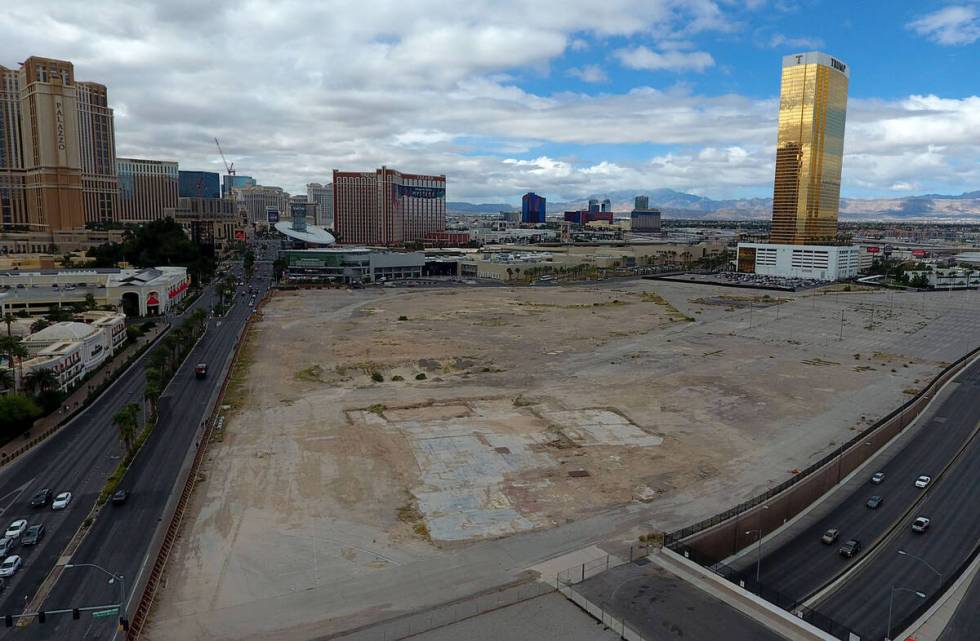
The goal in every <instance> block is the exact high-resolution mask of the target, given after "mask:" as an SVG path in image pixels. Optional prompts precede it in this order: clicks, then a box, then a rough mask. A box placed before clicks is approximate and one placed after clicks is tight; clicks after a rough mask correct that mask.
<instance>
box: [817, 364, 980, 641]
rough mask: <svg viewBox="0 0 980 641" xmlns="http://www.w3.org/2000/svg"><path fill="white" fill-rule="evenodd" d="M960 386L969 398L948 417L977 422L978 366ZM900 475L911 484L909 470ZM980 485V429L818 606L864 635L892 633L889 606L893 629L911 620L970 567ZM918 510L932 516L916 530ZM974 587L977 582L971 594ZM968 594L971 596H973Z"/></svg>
mask: <svg viewBox="0 0 980 641" xmlns="http://www.w3.org/2000/svg"><path fill="white" fill-rule="evenodd" d="M955 394H958V395H961V396H963V397H967V398H971V399H972V403H966V404H958V405H955V406H953V407H951V408H950V409H951V410H953V411H949V412H948V413H947V414H946V416H947V423H950V422H954V421H955V422H962V423H963V424H965V425H967V426H974V427H975V426H976V425H977V424H978V421H980V370H977V369H973V370H972V371H971V372H970V374H969V375H968V376H967V377H965V378H963V379H961V382H960V386H959V388H958V389H957V390H956V393H955ZM951 400H952V399H951ZM944 409H945V407H944ZM926 473H928V472H926ZM901 482H902V483H903V484H905V485H907V486H909V487H913V479H911V478H908V479H902V480H901ZM978 488H980V437H977V438H974V439H973V440H972V441H971V442H970V444H969V446H968V447H967V449H966V450H965V451H964V452H963V455H962V456H961V457H960V458H958V459H957V460H956V462H955V463H954V464H953V466H952V467H950V469H949V470H948V471H947V472H946V473H945V474H944V475H943V476H942V477H940V478H939V479H937V480H935V481H933V483H931V484H930V486H929V487H928V488H926V489H925V490H919V489H917V488H914V487H913V489H914V492H913V494H921V493H924V494H925V497H924V499H923V501H922V502H921V504H919V505H918V506H917V507H916V509H915V510H914V512H913V513H912V514H910V515H909V517H908V518H906V519H904V520H903V521H902V523H901V524H900V526H899V527H898V528H897V529H896V530H895V532H894V534H893V535H892V536H889V537H888V539H887V540H886V541H885V542H884V543H883V544H882V545H881V546H880V548H879V549H878V550H876V552H875V553H874V556H873V557H872V558H871V559H869V561H868V562H867V563H865V564H864V565H863V566H862V567H861V568H859V569H858V570H857V572H855V574H854V575H853V576H849V577H848V578H847V580H846V581H845V582H843V583H842V584H841V586H840V587H838V588H837V589H836V590H835V591H834V592H833V593H832V594H831V595H829V596H828V597H827V598H825V599H822V600H821V602H820V603H819V604H818V605H817V609H818V610H819V611H820V612H823V613H824V614H827V615H828V616H831V617H833V618H834V619H835V620H837V621H838V622H840V623H842V624H843V625H845V626H847V627H849V628H851V629H852V630H855V631H857V632H858V633H859V634H860V635H861V637H862V638H865V639H874V638H879V639H880V638H884V637H885V636H887V635H886V634H885V632H886V628H887V627H888V619H889V614H888V613H889V610H890V609H891V610H892V617H891V618H892V631H893V633H896V634H897V633H898V632H900V631H901V630H902V629H904V627H905V626H908V625H910V624H911V623H912V622H913V619H914V617H915V616H917V615H918V614H920V613H921V612H923V611H924V610H925V608H926V606H927V605H928V604H929V603H931V601H932V599H933V598H935V597H937V596H938V595H939V594H940V593H941V591H943V590H944V589H945V587H946V586H945V584H946V583H948V582H949V580H951V579H952V578H953V576H954V575H955V573H956V572H958V571H959V570H961V569H962V568H964V567H966V564H967V563H968V560H969V558H970V555H971V554H972V553H973V551H974V550H975V549H976V547H977V546H978V545H980V499H978V495H977V489H978ZM917 516H926V517H928V518H929V519H930V521H931V522H930V525H929V528H928V530H926V531H925V532H923V533H917V532H913V531H912V520H913V519H915V518H916V517H917ZM900 552H904V554H901V553H900ZM893 588H894V600H892V596H893ZM977 591H978V590H977V588H976V586H974V588H972V595H973V597H974V599H976V597H977ZM916 593H919V594H923V595H925V597H921V596H918V595H917V594H916ZM965 601H966V602H969V598H968V599H966V600H965ZM890 606H891V607H890ZM961 607H962V606H961ZM978 621H980V610H974V611H973V626H974V629H976V626H977V622H978ZM964 638H971V639H974V640H975V639H978V638H980V637H978V636H974V637H964Z"/></svg>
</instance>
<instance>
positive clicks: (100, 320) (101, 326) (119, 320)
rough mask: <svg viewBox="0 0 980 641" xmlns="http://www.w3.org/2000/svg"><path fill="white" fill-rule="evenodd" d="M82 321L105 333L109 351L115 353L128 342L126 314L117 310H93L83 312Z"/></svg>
mask: <svg viewBox="0 0 980 641" xmlns="http://www.w3.org/2000/svg"><path fill="white" fill-rule="evenodd" d="M81 318H82V321H83V322H85V323H87V324H89V325H91V326H92V327H95V328H96V329H98V330H99V331H101V332H102V333H103V334H104V335H105V340H106V344H107V345H108V346H109V353H110V354H115V353H116V352H118V351H119V350H120V349H122V347H123V344H124V343H125V342H126V315H125V314H119V313H117V312H104V311H92V312H84V313H83V314H81Z"/></svg>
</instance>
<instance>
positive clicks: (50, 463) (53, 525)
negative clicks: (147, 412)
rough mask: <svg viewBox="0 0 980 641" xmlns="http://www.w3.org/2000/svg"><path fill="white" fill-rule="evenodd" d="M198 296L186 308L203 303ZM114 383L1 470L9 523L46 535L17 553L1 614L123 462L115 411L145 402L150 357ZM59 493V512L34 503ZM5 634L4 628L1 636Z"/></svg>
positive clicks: (21, 599) (46, 564)
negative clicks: (38, 527)
mask: <svg viewBox="0 0 980 641" xmlns="http://www.w3.org/2000/svg"><path fill="white" fill-rule="evenodd" d="M202 304H203V303H202V301H200V300H199V301H195V303H194V304H193V305H192V306H190V307H189V309H188V310H187V311H186V312H185V315H187V314H189V313H191V312H192V311H193V309H195V308H198V307H200V306H201V305H202ZM145 356H146V354H144V355H142V356H141V357H140V359H139V360H138V361H137V362H136V363H135V364H133V365H132V366H131V367H130V369H129V370H127V373H126V374H124V375H123V376H122V377H120V378H119V379H117V380H116V381H114V382H113V384H112V385H111V386H110V388H109V389H108V390H106V392H104V393H103V394H102V395H100V396H99V398H98V399H96V400H95V401H93V403H92V404H91V405H89V406H88V407H87V408H85V409H84V410H83V411H82V412H81V413H79V415H78V416H76V417H75V418H74V419H72V421H71V423H69V424H68V425H66V426H65V427H64V428H62V429H61V430H59V431H58V432H57V433H56V434H54V435H52V436H51V437H50V438H49V439H46V440H45V441H44V442H42V443H41V444H39V445H38V446H37V447H35V448H34V449H33V450H31V451H30V452H27V453H25V454H24V455H23V456H21V457H19V459H18V460H16V461H14V462H12V463H11V464H10V465H9V466H7V467H5V468H4V469H3V470H0V492H2V494H0V497H4V498H7V497H11V499H12V500H9V501H7V502H0V509H3V512H2V513H0V514H2V517H0V518H4V519H9V520H4V521H0V523H2V524H3V525H2V526H3V527H6V524H7V523H8V522H10V521H13V520H15V519H17V518H26V519H28V522H29V523H31V524H34V523H43V524H44V526H45V536H44V538H42V540H41V542H40V543H39V544H37V545H35V546H30V547H25V546H18V547H17V548H15V549H14V551H13V553H15V554H20V555H21V556H22V557H23V558H24V566H23V568H22V569H21V570H20V571H19V572H18V573H17V574H16V575H14V576H13V577H10V578H8V580H7V589H6V590H4V592H3V593H2V594H0V613H11V614H13V613H17V612H20V611H22V610H23V607H24V605H25V603H26V602H27V601H28V600H29V598H30V597H31V596H33V594H34V593H35V592H36V591H37V589H38V588H39V587H40V585H41V583H42V582H43V581H44V579H45V577H47V575H48V574H49V573H50V571H51V569H52V568H53V567H54V564H55V561H56V560H57V559H58V557H59V556H60V555H61V554H62V552H63V551H64V549H65V547H66V546H67V544H68V542H69V541H70V540H71V538H72V537H73V536H74V534H75V533H76V532H77V530H78V528H79V526H80V525H81V523H82V521H83V520H84V519H85V517H86V516H87V515H88V513H89V511H90V510H91V508H92V506H93V505H94V503H95V500H96V499H97V497H98V495H99V492H100V491H101V489H102V487H103V485H104V484H105V481H106V479H107V478H108V476H109V474H111V472H112V470H113V469H115V467H116V465H117V464H118V462H119V458H120V454H121V451H120V450H121V448H120V445H119V442H118V436H117V434H116V429H115V427H114V426H113V424H112V415H113V414H115V412H117V411H118V410H119V409H120V408H121V407H122V406H123V405H125V404H126V403H129V402H141V401H142V396H143V386H144V381H145V375H144V371H145V370H144V362H145V361H144V360H143V359H144V358H145ZM45 487H47V488H50V489H51V490H52V491H54V492H55V493H58V492H61V491H70V492H72V502H71V504H70V505H69V507H68V509H66V510H64V511H59V512H54V511H52V510H51V509H50V507H45V508H40V509H38V508H31V507H30V506H29V502H30V499H31V497H32V496H33V495H34V493H35V492H37V491H38V490H39V489H41V488H45ZM2 636H3V633H2V632H0V638H2Z"/></svg>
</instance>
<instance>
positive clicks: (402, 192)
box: [394, 185, 446, 198]
mask: <svg viewBox="0 0 980 641" xmlns="http://www.w3.org/2000/svg"><path fill="white" fill-rule="evenodd" d="M394 187H395V195H396V196H398V197H399V198H400V197H402V196H409V197H411V198H445V197H446V188H445V187H412V186H410V185H395V186H394Z"/></svg>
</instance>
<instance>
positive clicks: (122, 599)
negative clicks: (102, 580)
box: [65, 563, 126, 618]
mask: <svg viewBox="0 0 980 641" xmlns="http://www.w3.org/2000/svg"><path fill="white" fill-rule="evenodd" d="M71 568H95V569H96V570H98V571H100V572H102V573H103V574H105V575H106V576H108V577H109V583H112V582H113V581H119V616H120V617H123V618H125V616H126V580H125V579H124V578H123V575H121V574H113V573H112V572H110V571H109V570H107V569H105V568H104V567H102V566H101V565H96V564H94V563H69V564H68V565H66V566H65V569H66V570H68V569H71Z"/></svg>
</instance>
